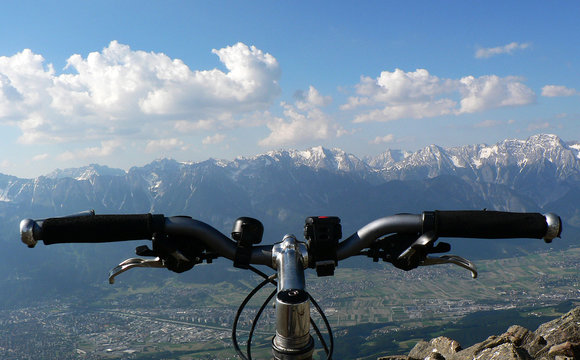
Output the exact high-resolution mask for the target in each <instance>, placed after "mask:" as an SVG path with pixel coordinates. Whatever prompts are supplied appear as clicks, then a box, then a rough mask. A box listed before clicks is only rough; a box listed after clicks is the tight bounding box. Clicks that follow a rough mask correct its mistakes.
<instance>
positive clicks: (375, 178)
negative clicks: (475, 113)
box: [0, 135, 580, 211]
mask: <svg viewBox="0 0 580 360" xmlns="http://www.w3.org/2000/svg"><path fill="white" fill-rule="evenodd" d="M579 154H580V144H578V143H570V144H566V143H565V142H563V141H562V140H561V139H560V138H558V137H557V136H555V135H535V136H531V137H530V138H528V139H526V140H513V139H511V140H504V141H502V142H499V143H497V144H495V145H486V144H477V145H467V146H461V147H453V148H443V147H440V146H437V145H430V146H427V147H425V148H423V149H421V150H419V151H416V152H412V153H409V152H402V151H398V150H387V151H386V152H384V153H382V154H380V155H378V156H377V157H375V158H371V159H365V160H361V159H359V158H358V157H356V156H355V155H352V154H348V153H346V152H345V151H343V150H340V149H326V148H324V147H321V146H318V147H313V148H310V149H305V150H280V151H271V152H268V153H265V154H261V155H257V156H254V157H247V158H244V157H240V158H237V159H235V160H231V161H228V160H214V159H209V160H206V161H203V162H197V163H181V162H177V161H175V160H168V159H162V160H156V161H154V162H152V163H150V164H148V165H145V166H143V167H134V168H132V169H130V170H129V171H127V172H126V171H124V170H120V169H112V168H109V167H106V166H100V165H95V164H92V165H89V166H86V167H82V168H77V169H65V170H56V171H54V172H53V173H51V174H49V175H48V176H44V177H39V178H37V179H18V178H16V177H11V176H6V175H1V176H0V201H3V202H9V201H12V202H18V203H27V204H31V206H32V205H34V204H37V205H42V206H46V207H49V208H55V209H56V208H58V209H60V208H62V207H64V206H65V205H63V201H64V202H66V201H69V202H70V201H72V200H75V201H77V202H78V203H82V204H88V206H90V204H92V203H94V202H97V203H99V204H102V206H103V207H111V208H113V209H115V210H116V211H121V210H130V209H133V208H138V209H146V210H151V209H158V208H159V207H160V206H161V207H167V208H172V209H173V208H175V209H178V210H179V209H181V208H183V207H191V206H193V207H196V206H199V205H198V204H200V203H201V200H200V199H198V197H199V196H201V197H202V198H203V201H210V200H209V199H211V197H212V196H214V197H215V196H218V195H219V196H222V195H223V194H225V193H228V194H230V197H232V198H237V199H238V200H239V204H243V202H244V201H250V202H251V203H253V204H254V205H255V204H262V203H264V204H266V203H268V201H269V200H268V199H269V197H270V198H271V197H276V196H277V197H279V198H284V199H286V201H288V202H295V203H296V204H295V205H296V206H298V204H299V202H300V201H306V202H312V203H316V202H322V203H328V198H327V197H325V196H319V195H317V194H300V193H301V192H305V191H304V190H302V187H304V185H305V184H306V185H308V186H310V185H311V184H313V183H315V184H316V185H315V186H313V187H314V188H317V189H321V190H320V191H322V192H324V191H326V190H324V189H325V188H332V187H334V188H336V189H341V190H340V191H343V192H345V193H348V192H350V193H356V192H357V191H359V190H358V189H355V188H354V187H361V186H377V185H380V184H384V183H387V182H389V181H392V180H400V181H423V180H425V179H431V178H436V177H440V176H454V177H457V178H459V179H462V181H467V182H468V183H470V184H472V185H471V186H472V187H473V189H474V190H473V191H475V192H477V193H480V194H481V198H483V199H485V198H489V195H488V194H484V192H485V191H491V190H489V189H488V190H485V191H484V188H486V187H485V186H483V187H482V186H479V187H477V186H475V184H492V185H493V184H495V185H502V186H507V188H508V189H512V190H514V191H516V192H517V193H518V194H521V195H523V196H526V197H528V198H530V199H533V201H535V202H536V203H537V204H539V206H543V205H544V204H546V203H548V202H552V201H556V200H558V199H560V198H562V197H563V196H565V194H566V193H568V192H569V191H571V189H573V188H575V187H577V186H578V184H579V183H580V158H579ZM87 180H88V181H87ZM363 184H366V185H363ZM337 191H338V190H337ZM494 191H495V190H494ZM204 192H205V193H204ZM496 193H497V194H500V193H501V194H507V192H505V191H503V190H502V191H499V190H498V191H497V192H496ZM506 196H507V195H506ZM510 196H511V195H510ZM245 197H247V198H249V199H250V200H247V198H245ZM244 199H246V200H244ZM495 199H496V200H494V201H497V202H498V204H499V203H500V202H501V203H502V204H505V201H503V200H501V199H499V198H498V197H497V196H496V198H495ZM518 201H520V202H521V201H524V200H518ZM130 204H132V205H130ZM212 206H213V205H212ZM215 206H216V208H217V204H216V205H215ZM240 206H242V205H240ZM501 206H504V205H501ZM63 211H64V210H63Z"/></svg>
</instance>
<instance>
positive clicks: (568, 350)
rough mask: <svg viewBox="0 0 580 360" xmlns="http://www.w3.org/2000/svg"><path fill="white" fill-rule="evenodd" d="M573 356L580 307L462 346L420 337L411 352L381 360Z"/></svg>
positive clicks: (557, 359)
mask: <svg viewBox="0 0 580 360" xmlns="http://www.w3.org/2000/svg"><path fill="white" fill-rule="evenodd" d="M474 359H477V360H571V359H580V307H578V308H576V309H574V310H572V311H570V312H569V313H567V314H566V315H564V316H562V317H561V318H559V319H556V320H552V321H550V322H547V323H545V324H543V325H541V326H540V327H538V329H537V330H536V331H530V330H528V329H526V328H523V327H521V326H519V325H513V326H511V327H510V328H509V329H508V330H507V331H506V332H505V333H503V334H501V335H499V336H490V337H489V338H487V339H486V340H485V341H483V342H481V343H479V344H475V345H473V346H470V347H468V348H467V349H463V348H461V345H459V343H458V342H457V341H455V340H452V339H449V338H446V337H443V336H441V337H438V338H435V339H432V340H431V341H420V342H419V343H417V345H415V347H414V348H413V349H412V350H411V352H410V353H409V355H397V356H386V357H381V358H379V360H474Z"/></svg>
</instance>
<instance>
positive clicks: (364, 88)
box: [341, 69, 536, 123]
mask: <svg viewBox="0 0 580 360" xmlns="http://www.w3.org/2000/svg"><path fill="white" fill-rule="evenodd" d="M356 92H357V94H358V96H353V97H350V98H349V99H348V101H347V103H346V104H343V105H342V106H341V109H343V110H353V109H360V108H362V109H365V108H366V109H368V110H366V111H361V112H359V114H358V115H356V116H355V120H354V121H355V122H357V123H363V122H369V121H380V122H385V121H393V120H397V119H403V118H413V119H422V118H428V117H437V116H444V115H461V114H468V113H475V112H481V111H486V110H489V109H494V108H499V107H505V106H521V105H526V104H531V103H533V102H535V100H536V95H535V93H534V92H533V91H532V90H531V89H530V88H528V87H527V86H526V85H524V84H523V82H522V79H520V78H518V77H512V76H510V77H504V78H501V77H498V76H496V75H485V76H480V77H477V78H476V77H474V76H465V77H463V78H461V79H442V78H439V77H437V76H434V75H431V74H430V73H429V72H428V71H427V70H425V69H417V70H416V71H413V72H405V71H403V70H401V69H396V70H395V71H393V72H389V71H383V72H382V73H381V74H380V76H379V77H378V78H376V79H372V78H370V77H362V78H361V81H360V82H359V84H358V85H357V86H356Z"/></svg>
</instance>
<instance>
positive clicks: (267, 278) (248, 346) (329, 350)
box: [232, 266, 334, 360]
mask: <svg viewBox="0 0 580 360" xmlns="http://www.w3.org/2000/svg"><path fill="white" fill-rule="evenodd" d="M248 269H249V270H251V271H253V272H254V273H256V274H258V275H260V276H261V277H263V278H264V281H263V282H262V283H260V284H259V285H258V286H256V288H254V290H252V291H251V292H250V293H249V294H248V296H247V297H246V299H244V301H243V302H242V304H241V305H240V307H239V308H238V313H237V314H236V317H235V319H234V326H233V332H232V340H233V341H234V348H235V349H236V351H237V352H238V354H239V355H240V356H242V359H244V360H246V359H247V360H251V359H252V355H251V346H252V345H251V342H252V337H253V334H254V331H255V327H256V324H257V322H258V319H259V318H260V316H261V315H262V312H263V311H264V309H265V308H266V306H268V303H269V302H270V300H271V299H272V298H273V297H274V295H276V292H277V291H276V290H274V291H273V292H272V294H270V296H269V297H268V298H267V299H266V301H264V303H263V304H262V307H260V309H259V310H258V313H257V314H256V316H255V317H254V321H253V323H252V328H251V330H250V334H249V336H248V342H247V344H246V351H247V357H246V356H244V355H243V354H242V352H241V350H240V349H239V345H238V344H237V338H236V336H235V334H234V333H235V331H236V329H237V322H238V319H239V316H240V315H241V313H242V311H243V308H244V307H245V306H246V304H247V303H248V302H249V301H250V299H251V298H252V297H253V296H254V295H255V294H256V293H257V292H258V291H259V290H260V289H261V288H262V287H264V286H265V283H266V282H270V283H271V284H272V285H274V286H278V283H277V282H276V281H275V280H274V279H275V278H276V274H274V275H271V276H268V275H266V274H265V273H263V272H262V271H260V270H258V269H256V268H255V267H253V266H249V267H248ZM308 297H309V299H310V302H311V303H312V304H313V305H314V307H315V308H316V311H318V313H319V314H320V317H321V318H322V321H324V326H326V329H327V331H328V337H329V339H330V348H329V347H328V345H327V344H326V341H325V340H324V337H323V335H322V333H321V332H320V329H319V328H318V326H317V325H316V323H315V322H314V320H313V319H312V317H310V324H311V325H312V328H313V329H314V331H315V332H316V336H317V337H318V340H319V341H320V343H321V345H322V347H323V348H324V352H325V353H326V356H327V357H326V359H327V360H330V359H332V353H333V351H334V337H333V334H332V328H331V327H330V323H329V322H328V319H327V318H326V315H325V314H324V311H323V310H322V308H321V307H320V306H319V305H318V303H317V302H316V300H314V298H313V297H312V295H310V294H308Z"/></svg>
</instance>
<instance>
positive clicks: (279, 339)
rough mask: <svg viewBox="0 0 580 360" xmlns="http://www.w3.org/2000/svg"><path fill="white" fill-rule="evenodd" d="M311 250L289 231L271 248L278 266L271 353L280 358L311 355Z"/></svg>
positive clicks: (301, 359)
mask: <svg viewBox="0 0 580 360" xmlns="http://www.w3.org/2000/svg"><path fill="white" fill-rule="evenodd" d="M307 265H308V251H307V249H306V246H305V245H304V244H303V243H300V242H298V241H297V240H296V237H294V235H286V236H285V237H284V240H283V241H282V242H281V243H280V244H276V245H275V246H274V248H273V250H272V266H273V267H274V268H275V269H276V270H278V295H277V296H276V336H275V337H274V339H272V354H273V356H274V358H275V359H278V360H282V359H284V360H286V359H288V360H290V359H292V360H296V359H300V360H307V359H312V353H313V351H314V340H313V339H312V336H310V300H309V297H308V293H307V292H306V291H305V280H304V269H305V267H306V266H307Z"/></svg>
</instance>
